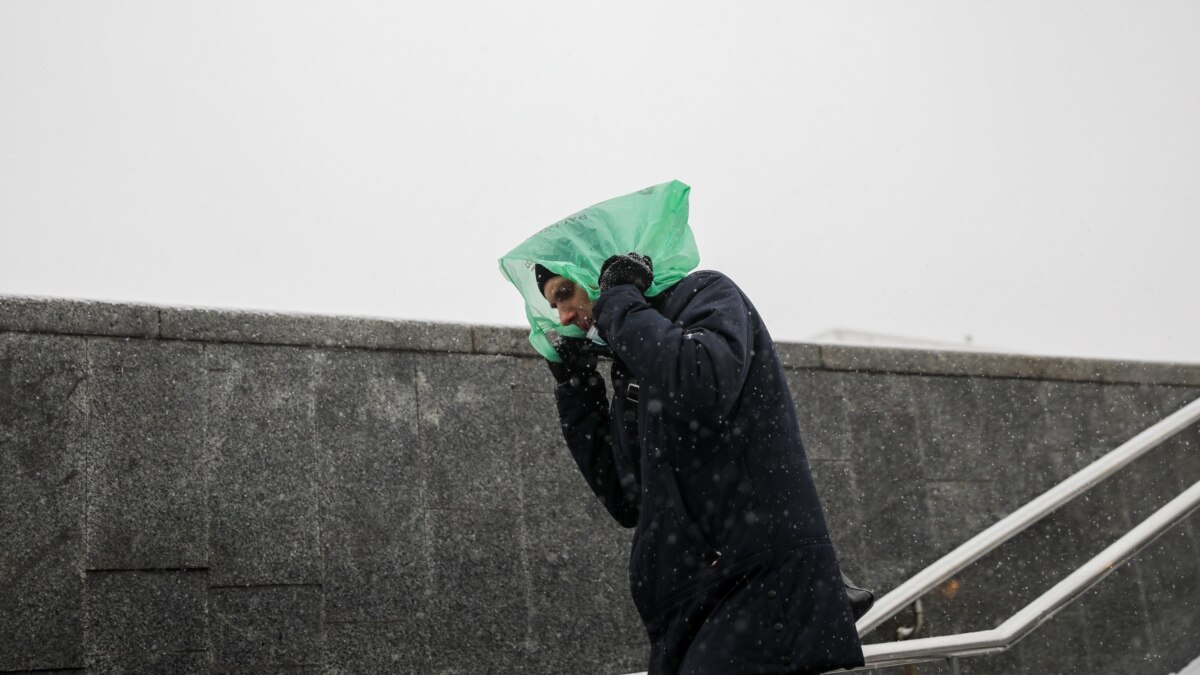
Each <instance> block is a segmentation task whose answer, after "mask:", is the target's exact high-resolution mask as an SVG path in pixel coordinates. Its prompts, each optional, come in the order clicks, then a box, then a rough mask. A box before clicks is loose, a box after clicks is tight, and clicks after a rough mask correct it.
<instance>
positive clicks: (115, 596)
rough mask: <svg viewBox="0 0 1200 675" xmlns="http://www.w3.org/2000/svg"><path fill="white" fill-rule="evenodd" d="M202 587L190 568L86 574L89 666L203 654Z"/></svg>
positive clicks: (200, 575)
mask: <svg viewBox="0 0 1200 675" xmlns="http://www.w3.org/2000/svg"><path fill="white" fill-rule="evenodd" d="M207 584H208V578H207V573H205V572H198V571H191V570H186V571H158V572H146V571H132V572H89V573H88V574H87V577H86V582H85V589H86V591H85V592H86V596H87V605H86V606H87V610H86V612H85V625H86V635H87V656H88V663H89V668H93V667H100V666H102V665H103V664H105V663H112V662H121V663H130V664H138V663H146V662H149V661H154V660H156V659H158V658H160V657H161V656H162V655H164V654H171V653H177V652H195V651H204V650H206V649H207V648H208V641H207V639H206V633H207V632H208V628H209V625H210V622H209V613H208V607H207V599H206V593H207Z"/></svg>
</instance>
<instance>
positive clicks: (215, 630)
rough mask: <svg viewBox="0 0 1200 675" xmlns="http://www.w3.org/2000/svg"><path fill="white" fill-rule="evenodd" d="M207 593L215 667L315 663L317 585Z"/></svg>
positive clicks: (317, 657) (318, 606) (318, 650)
mask: <svg viewBox="0 0 1200 675" xmlns="http://www.w3.org/2000/svg"><path fill="white" fill-rule="evenodd" d="M208 597H209V613H210V615H211V619H210V621H209V641H210V643H211V645H212V652H213V667H214V669H215V670H233V669H239V670H258V669H260V668H264V667H282V666H306V665H308V666H313V665H320V663H321V657H322V652H323V646H322V643H321V588H320V587H319V586H249V587H238V588H229V587H219V588H212V589H210V590H209V595H208Z"/></svg>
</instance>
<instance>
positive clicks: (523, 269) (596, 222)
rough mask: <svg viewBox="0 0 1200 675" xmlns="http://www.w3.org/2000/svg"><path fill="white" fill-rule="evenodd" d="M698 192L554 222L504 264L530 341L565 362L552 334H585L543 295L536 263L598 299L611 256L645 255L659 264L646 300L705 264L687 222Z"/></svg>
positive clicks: (670, 191)
mask: <svg viewBox="0 0 1200 675" xmlns="http://www.w3.org/2000/svg"><path fill="white" fill-rule="evenodd" d="M690 191H691V188H689V187H688V186H687V185H684V184H683V183H680V182H679V181H671V182H670V183H663V184H661V185H655V186H653V187H648V188H646V189H644V190H638V191H637V192H634V193H633V194H628V195H624V196H622V197H616V198H615V199H610V200H608V201H606V202H600V203H599V204H596V205H594V206H589V207H588V208H586V209H584V210H582V211H580V212H579V213H576V214H573V215H570V216H567V217H566V218H563V219H562V220H560V221H558V222H557V223H554V224H553V225H551V226H549V227H547V228H546V229H544V230H542V231H541V232H538V233H537V234H535V235H533V236H532V237H530V238H528V239H526V240H525V241H524V242H522V243H521V245H519V246H517V247H516V248H514V249H513V250H511V251H509V252H508V253H507V254H506V255H505V256H504V257H502V258H500V272H501V273H502V274H503V275H504V277H505V278H506V279H508V280H509V281H511V282H512V284H513V285H514V286H516V287H517V290H518V291H520V292H521V297H522V298H524V300H525V316H526V317H528V318H529V327H530V332H529V342H530V343H531V344H532V345H533V347H534V349H536V350H537V351H538V353H539V354H541V355H542V356H544V357H546V358H547V359H549V360H551V361H555V362H558V361H561V360H562V359H561V358H559V356H558V352H556V351H554V347H553V346H551V344H550V338H549V337H548V336H547V333H557V334H559V335H562V336H566V337H583V336H584V335H583V331H581V330H580V329H579V328H578V327H577V326H563V325H561V324H559V323H558V312H556V311H554V310H553V309H550V303H549V302H547V301H546V298H545V297H543V296H542V294H541V293H540V292H538V286H537V278H536V277H535V275H534V271H533V266H534V264H540V265H542V266H543V267H545V268H546V269H548V270H550V271H551V272H554V273H555V274H559V275H561V276H564V277H566V278H567V279H570V280H571V281H573V282H575V283H576V284H578V285H580V286H582V287H583V288H585V289H587V293H588V296H589V297H590V298H591V299H592V300H595V299H596V298H597V297H598V296H599V295H600V288H599V286H598V285H597V280H598V279H599V277H600V265H602V264H604V261H605V260H607V259H608V258H609V256H612V255H617V254H620V253H629V252H630V251H637V252H638V253H641V254H643V255H647V256H650V259H651V261H653V264H654V283H653V285H651V286H650V288H649V290H647V291H646V295H647V296H651V297H653V296H655V295H658V294H659V293H662V292H663V291H664V290H665V289H667V288H669V287H671V286H672V285H673V284H675V283H676V282H678V281H679V280H680V279H682V278H683V277H685V276H687V275H688V273H689V272H691V271H692V270H694V269H695V268H696V265H698V264H700V253H699V251H697V250H696V240H695V238H694V237H693V236H692V228H691V227H690V226H688V222H687V220H688V193H689V192H690Z"/></svg>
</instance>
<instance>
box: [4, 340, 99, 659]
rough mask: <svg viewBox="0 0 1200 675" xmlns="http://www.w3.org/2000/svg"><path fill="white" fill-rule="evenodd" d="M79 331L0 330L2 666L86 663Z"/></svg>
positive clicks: (83, 378) (83, 386) (83, 398)
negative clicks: (43, 333)
mask: <svg viewBox="0 0 1200 675" xmlns="http://www.w3.org/2000/svg"><path fill="white" fill-rule="evenodd" d="M89 396H90V388H89V384H88V381H87V357H86V350H85V342H84V340H83V339H82V338H62V337H52V336H41V335H21V334H7V333H5V334H0V542H2V544H0V670H22V669H34V668H37V669H52V668H75V667H82V666H83V663H84V657H83V617H82V608H83V583H82V580H81V579H80V576H79V572H78V570H79V567H80V565H81V563H82V559H83V522H84V520H83V519H84V504H85V495H84V485H85V480H84V473H85V472H84V459H85V456H86V432H87V406H88V403H87V402H88V398H89Z"/></svg>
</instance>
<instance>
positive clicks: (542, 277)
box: [533, 263, 562, 295]
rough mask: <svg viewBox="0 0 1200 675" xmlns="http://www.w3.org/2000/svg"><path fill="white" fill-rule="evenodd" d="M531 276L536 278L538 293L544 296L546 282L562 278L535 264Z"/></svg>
mask: <svg viewBox="0 0 1200 675" xmlns="http://www.w3.org/2000/svg"><path fill="white" fill-rule="evenodd" d="M533 275H534V276H535V277H537V285H538V292H539V293H541V294H542V295H545V294H546V282H547V281H550V280H551V279H553V278H554V277H558V276H562V275H561V274H555V273H554V272H551V271H550V270H548V269H546V268H545V267H542V266H541V265H539V264H537V263H534V264H533Z"/></svg>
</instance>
